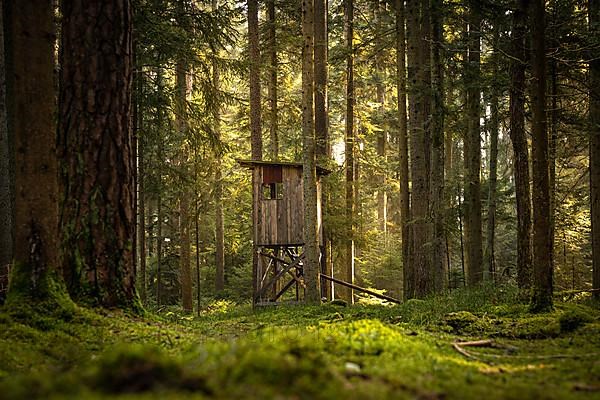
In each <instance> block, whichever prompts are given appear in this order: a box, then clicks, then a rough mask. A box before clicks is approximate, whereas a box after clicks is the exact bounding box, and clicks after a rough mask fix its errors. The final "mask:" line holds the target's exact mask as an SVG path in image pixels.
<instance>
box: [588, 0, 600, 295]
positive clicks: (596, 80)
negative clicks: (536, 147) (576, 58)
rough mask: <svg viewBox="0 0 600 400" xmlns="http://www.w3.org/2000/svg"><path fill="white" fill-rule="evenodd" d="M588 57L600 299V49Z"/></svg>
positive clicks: (596, 11) (596, 19)
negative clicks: (589, 59)
mask: <svg viewBox="0 0 600 400" xmlns="http://www.w3.org/2000/svg"><path fill="white" fill-rule="evenodd" d="M588 7H589V24H590V31H591V32H590V37H592V38H596V39H597V38H598V37H599V36H600V1H598V0H589V5H588ZM591 60H592V61H590V66H589V68H590V74H589V79H590V105H589V118H590V121H589V123H590V201H591V204H590V209H591V215H592V254H593V257H592V259H593V278H592V287H593V288H594V289H596V291H595V292H594V297H595V298H596V299H600V291H598V290H600V51H599V50H598V46H596V47H595V50H594V51H593V54H592V57H591Z"/></svg>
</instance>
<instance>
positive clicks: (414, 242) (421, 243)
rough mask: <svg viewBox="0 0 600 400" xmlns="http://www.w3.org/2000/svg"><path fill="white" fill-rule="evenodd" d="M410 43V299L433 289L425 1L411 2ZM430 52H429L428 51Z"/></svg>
mask: <svg viewBox="0 0 600 400" xmlns="http://www.w3.org/2000/svg"><path fill="white" fill-rule="evenodd" d="M406 4H407V39H408V40H407V43H408V100H409V114H410V116H409V122H410V126H409V129H410V159H411V181H412V193H411V197H412V202H411V203H412V204H411V217H412V226H411V228H412V229H411V247H412V248H411V253H412V254H411V257H410V259H411V261H412V265H411V268H410V272H411V273H412V276H411V277H409V282H408V285H407V290H406V292H405V297H406V298H413V297H417V298H422V297H425V296H426V295H428V294H429V293H431V292H432V291H433V282H432V279H431V277H432V275H431V270H430V257H429V254H430V249H429V246H428V244H427V242H428V239H429V229H430V224H429V222H428V212H429V173H428V167H427V166H428V164H429V162H428V160H429V155H428V152H427V147H428V143H427V142H428V138H427V132H426V131H427V128H426V126H425V125H426V122H425V121H426V115H425V107H426V101H425V99H424V97H425V95H426V91H427V83H426V82H427V81H428V80H429V79H425V74H426V71H425V63H424V62H423V61H424V57H423V54H422V52H423V51H425V47H426V46H424V40H423V30H422V26H421V23H420V22H421V21H420V20H421V18H420V14H421V11H422V9H423V6H424V4H423V1H422V0H409V1H407V3H406ZM428 54H429V53H428Z"/></svg>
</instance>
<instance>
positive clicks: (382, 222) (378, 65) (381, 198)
mask: <svg viewBox="0 0 600 400" xmlns="http://www.w3.org/2000/svg"><path fill="white" fill-rule="evenodd" d="M384 13H385V3H384V2H382V1H380V0H375V24H376V26H377V34H376V37H375V40H376V42H375V51H376V56H375V75H376V76H375V82H376V85H375V86H376V88H375V91H376V94H377V103H378V109H377V114H378V115H377V121H378V124H379V131H378V132H377V156H378V157H379V160H380V162H381V163H382V168H381V172H380V173H379V174H378V176H377V187H378V189H377V220H378V221H379V231H380V232H383V233H384V234H386V233H387V219H388V217H387V191H386V188H385V186H386V173H387V154H386V147H387V132H386V126H385V123H384V122H385V86H384V73H385V70H384V65H385V63H384V60H383V54H382V53H383V47H384V46H383V40H382V35H381V31H382V26H383V23H382V19H383V15H384Z"/></svg>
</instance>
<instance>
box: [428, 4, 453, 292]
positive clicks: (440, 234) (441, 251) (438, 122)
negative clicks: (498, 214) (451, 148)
mask: <svg viewBox="0 0 600 400" xmlns="http://www.w3.org/2000/svg"><path fill="white" fill-rule="evenodd" d="M428 6H429V7H430V10H431V42H432V43H431V87H432V95H433V96H432V100H433V101H432V121H431V195H430V196H431V210H432V213H431V214H432V218H433V238H432V243H433V248H432V253H431V255H432V260H431V264H432V265H431V268H432V270H433V271H432V272H433V280H434V286H435V290H436V291H438V292H439V291H441V290H443V289H444V287H446V286H447V284H448V282H447V280H448V279H447V277H448V273H447V270H446V260H445V259H446V257H445V254H446V243H445V240H444V238H445V236H444V233H445V228H444V214H445V210H444V155H445V154H444V71H443V65H442V55H441V53H442V48H443V35H442V29H443V21H442V15H443V1H442V0H430V2H429V4H428Z"/></svg>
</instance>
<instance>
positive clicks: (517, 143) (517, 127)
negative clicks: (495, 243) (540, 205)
mask: <svg viewBox="0 0 600 400" xmlns="http://www.w3.org/2000/svg"><path fill="white" fill-rule="evenodd" d="M527 1H528V0H519V1H518V3H517V8H516V10H515V12H514V15H513V23H512V24H513V26H512V37H511V47H512V57H511V61H510V139H511V141H512V145H513V158H514V171H515V195H516V200H517V284H518V285H519V287H520V288H521V289H526V288H529V287H530V286H531V269H532V266H531V262H532V261H531V192H530V189H529V150H528V146H527V137H526V134H525V65H526V55H525V32H526V28H525V23H526V15H527Z"/></svg>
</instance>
